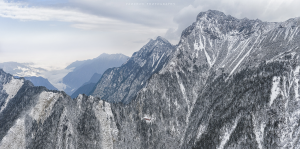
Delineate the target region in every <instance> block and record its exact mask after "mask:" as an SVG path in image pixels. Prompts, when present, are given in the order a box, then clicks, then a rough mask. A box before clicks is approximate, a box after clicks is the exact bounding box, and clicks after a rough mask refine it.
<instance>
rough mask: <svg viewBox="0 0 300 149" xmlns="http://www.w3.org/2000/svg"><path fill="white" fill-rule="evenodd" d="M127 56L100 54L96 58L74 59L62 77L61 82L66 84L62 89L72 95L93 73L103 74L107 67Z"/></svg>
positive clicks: (122, 60)
mask: <svg viewBox="0 0 300 149" xmlns="http://www.w3.org/2000/svg"><path fill="white" fill-rule="evenodd" d="M128 58H129V57H128V56H125V55H123V54H105V53H104V54H101V55H100V56H98V57H97V58H94V59H90V60H85V61H76V62H74V63H72V64H70V65H69V66H67V67H66V69H73V71H72V72H70V73H68V74H67V75H66V76H65V77H64V78H63V83H64V84H66V85H67V86H66V89H65V90H64V91H65V92H66V93H67V94H68V95H72V94H73V93H74V92H75V91H76V90H77V89H78V88H79V87H80V86H82V85H83V84H84V83H86V82H88V81H89V80H90V79H91V77H92V76H93V75H94V74H95V73H98V74H103V73H104V71H106V70H107V69H108V68H113V67H119V66H121V65H122V64H123V63H124V62H126V61H127V60H128Z"/></svg>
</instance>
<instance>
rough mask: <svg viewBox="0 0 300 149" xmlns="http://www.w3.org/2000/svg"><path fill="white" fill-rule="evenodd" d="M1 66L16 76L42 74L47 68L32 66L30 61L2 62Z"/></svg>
mask: <svg viewBox="0 0 300 149" xmlns="http://www.w3.org/2000/svg"><path fill="white" fill-rule="evenodd" d="M0 68H2V69H3V70H4V71H6V72H8V73H10V74H13V75H14V76H22V77H28V76H41V74H42V73H43V72H45V71H47V70H46V69H43V68H34V67H31V66H30V64H28V63H17V62H4V63H0Z"/></svg>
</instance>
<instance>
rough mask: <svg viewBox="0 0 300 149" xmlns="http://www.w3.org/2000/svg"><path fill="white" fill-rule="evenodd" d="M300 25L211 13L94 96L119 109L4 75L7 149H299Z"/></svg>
mask: <svg viewBox="0 0 300 149" xmlns="http://www.w3.org/2000/svg"><path fill="white" fill-rule="evenodd" d="M299 22H300V19H299V18H295V19H290V20H288V21H286V22H282V23H268V22H262V21H259V20H248V19H236V18H234V17H231V16H227V15H225V14H223V13H222V12H218V11H213V10H209V11H207V12H202V13H200V14H199V15H198V16H197V21H196V22H195V23H193V25H191V26H190V27H188V28H187V29H186V30H184V31H183V33H182V36H181V40H180V42H179V44H178V45H177V46H172V45H171V44H169V43H168V42H167V41H166V40H164V39H163V38H161V37H158V38H157V39H156V40H151V41H150V42H149V43H148V44H147V45H146V46H144V47H143V48H142V49H141V50H140V51H139V52H137V53H135V54H134V55H133V56H132V58H130V59H129V60H128V61H127V62H126V63H125V64H123V65H122V66H121V67H119V68H112V69H108V70H107V71H105V73H104V74H103V76H102V78H101V79H100V80H99V82H98V83H97V87H96V88H95V90H94V95H97V96H101V97H102V98H104V99H105V100H107V101H110V102H117V103H108V102H105V101H102V100H100V99H99V98H96V97H93V96H88V97H87V96H83V95H79V96H78V97H77V98H76V99H74V100H72V99H71V98H70V97H69V96H67V95H66V94H64V93H63V92H58V91H56V92H55V91H49V90H47V89H46V88H44V87H33V85H32V84H31V83H30V82H29V81H25V80H22V79H13V77H12V76H11V75H9V74H7V73H5V72H3V71H2V70H0V106H1V111H0V148H124V147H126V148H174V149H176V148H183V149H186V148H261V149H264V148H270V149H274V148H275V149H276V148H299V146H300V139H299V133H300V125H299V122H300V112H299V109H300V107H299V106H300V103H299V97H300V96H299V79H300V78H299V75H300V61H299V60H300V59H299V58H300V57H299V56H300V48H299V47H300V43H299V39H300V23H299ZM163 53H165V54H163ZM155 55H157V56H155ZM165 55H166V56H165ZM156 66H157V67H156ZM102 94H103V95H102ZM16 132H17V133H16Z"/></svg>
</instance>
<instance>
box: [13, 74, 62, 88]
mask: <svg viewBox="0 0 300 149" xmlns="http://www.w3.org/2000/svg"><path fill="white" fill-rule="evenodd" d="M14 77H15V78H18V77H17V76H14ZM24 78H25V79H26V80H29V81H30V82H31V83H32V84H33V85H34V86H45V87H46V88H47V89H49V90H58V89H57V88H55V87H54V86H53V85H52V84H51V83H50V82H49V81H48V79H45V78H43V77H35V76H32V77H24Z"/></svg>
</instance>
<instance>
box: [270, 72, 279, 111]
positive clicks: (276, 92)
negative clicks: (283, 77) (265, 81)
mask: <svg viewBox="0 0 300 149" xmlns="http://www.w3.org/2000/svg"><path fill="white" fill-rule="evenodd" d="M279 85H280V77H276V76H274V77H273V85H272V89H271V99H270V106H271V105H272V104H273V102H274V100H275V99H276V98H277V96H278V95H279V94H280V88H279Z"/></svg>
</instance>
